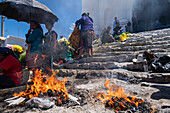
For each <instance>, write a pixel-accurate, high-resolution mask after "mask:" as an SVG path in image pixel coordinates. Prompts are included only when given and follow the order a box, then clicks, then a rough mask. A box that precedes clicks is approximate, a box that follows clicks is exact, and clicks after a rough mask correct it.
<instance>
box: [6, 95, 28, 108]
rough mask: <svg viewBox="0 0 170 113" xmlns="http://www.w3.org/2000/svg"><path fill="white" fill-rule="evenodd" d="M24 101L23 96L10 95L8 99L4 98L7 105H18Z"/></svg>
mask: <svg viewBox="0 0 170 113" xmlns="http://www.w3.org/2000/svg"><path fill="white" fill-rule="evenodd" d="M24 101H25V98H23V97H12V98H10V99H6V100H5V102H6V103H8V107H10V106H16V105H19V104H21V103H22V102H24Z"/></svg>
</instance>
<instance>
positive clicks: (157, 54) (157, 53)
mask: <svg viewBox="0 0 170 113" xmlns="http://www.w3.org/2000/svg"><path fill="white" fill-rule="evenodd" d="M165 51H166V49H164V50H159V49H155V50H151V52H152V53H153V54H155V55H156V56H158V57H162V56H164V55H168V54H170V51H169V52H165ZM143 52H144V51H115V52H106V53H94V54H93V56H94V57H102V56H115V55H124V54H126V55H129V54H134V55H138V54H142V53H143Z"/></svg>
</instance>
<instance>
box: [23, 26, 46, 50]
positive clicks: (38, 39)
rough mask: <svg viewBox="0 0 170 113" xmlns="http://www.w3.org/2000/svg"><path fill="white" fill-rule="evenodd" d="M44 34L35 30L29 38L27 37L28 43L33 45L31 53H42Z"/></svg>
mask: <svg viewBox="0 0 170 113" xmlns="http://www.w3.org/2000/svg"><path fill="white" fill-rule="evenodd" d="M42 39H43V32H42V31H41V30H40V29H35V30H34V31H33V32H32V34H30V35H29V36H27V35H26V43H31V47H30V53H41V51H42Z"/></svg>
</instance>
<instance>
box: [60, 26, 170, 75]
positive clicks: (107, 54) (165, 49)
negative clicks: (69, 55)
mask: <svg viewBox="0 0 170 113" xmlns="http://www.w3.org/2000/svg"><path fill="white" fill-rule="evenodd" d="M145 50H150V51H151V52H152V53H154V54H155V55H157V56H158V57H161V56H164V55H167V54H169V55H170V29H163V30H155V31H148V32H141V33H136V34H131V37H130V38H129V39H128V40H126V41H125V42H113V43H110V44H108V45H103V46H98V45H94V55H93V57H88V58H83V59H80V60H79V61H78V63H72V64H68V63H66V64H63V68H64V69H63V72H64V74H66V75H69V74H72V73H73V72H77V71H82V72H84V71H85V72H86V73H87V74H90V72H91V71H93V73H91V74H93V75H98V74H99V75H100V74H101V72H106V71H107V72H108V71H109V72H112V71H113V70H114V71H116V70H119V69H123V70H124V71H125V73H127V70H126V69H128V65H129V64H133V62H132V59H133V58H135V57H136V56H137V55H138V54H139V53H143V52H144V51H145ZM122 72H123V71H122ZM132 73H133V72H132ZM138 73H143V72H138ZM116 74H117V73H116ZM147 74H148V73H145V78H146V76H148V75H147ZM82 75H84V74H82ZM93 75H92V76H93ZM119 75H120V74H119ZM124 75H125V76H129V75H128V74H124ZM134 75H135V74H134ZM163 75H164V74H163ZM168 75H170V74H166V76H168ZM103 76H106V73H103ZM169 78H170V77H169Z"/></svg>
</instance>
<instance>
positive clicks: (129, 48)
mask: <svg viewBox="0 0 170 113" xmlns="http://www.w3.org/2000/svg"><path fill="white" fill-rule="evenodd" d="M155 48H159V49H167V50H168V51H169V50H170V44H164V45H146V46H124V47H116V48H112V51H139V50H148V49H155Z"/></svg>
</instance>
